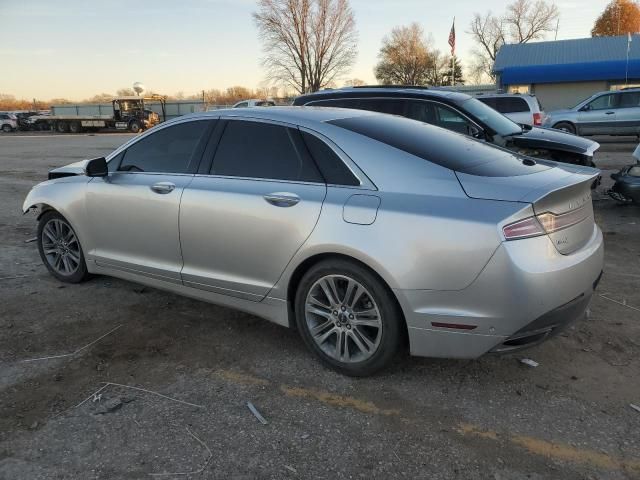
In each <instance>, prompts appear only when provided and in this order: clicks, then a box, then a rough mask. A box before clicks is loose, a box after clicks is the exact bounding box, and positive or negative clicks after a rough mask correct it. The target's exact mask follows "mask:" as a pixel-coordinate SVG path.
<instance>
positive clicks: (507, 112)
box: [479, 97, 533, 126]
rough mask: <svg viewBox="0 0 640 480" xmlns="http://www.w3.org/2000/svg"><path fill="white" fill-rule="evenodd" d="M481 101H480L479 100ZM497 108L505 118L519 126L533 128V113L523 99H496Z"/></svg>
mask: <svg viewBox="0 0 640 480" xmlns="http://www.w3.org/2000/svg"><path fill="white" fill-rule="evenodd" d="M479 100H480V99H479ZM495 100H496V108H495V110H497V111H498V112H500V113H502V114H503V115H504V116H505V117H508V118H510V119H511V120H512V121H514V122H516V123H518V124H524V125H531V126H533V113H532V112H531V109H530V108H529V104H528V103H527V101H526V100H525V99H524V98H522V97H496V99H495Z"/></svg>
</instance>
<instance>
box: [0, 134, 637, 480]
mask: <svg viewBox="0 0 640 480" xmlns="http://www.w3.org/2000/svg"><path fill="white" fill-rule="evenodd" d="M129 138H131V137H130V136H129V135H96V136H91V135H76V136H73V135H66V136H65V135H34V134H32V135H18V134H16V135H2V136H0V204H2V205H4V208H2V209H1V210H0V245H1V249H0V478H2V479H4V478H6V479H40V478H42V479H52V478H65V479H68V478H79V479H89V478H101V479H129V478H225V479H226V478H232V479H250V478H251V479H253V478H274V479H281V478H355V479H357V478H437V479H457V478H460V479H487V478H488V479H509V480H512V479H516V480H517V479H566V480H571V479H638V478H640V453H639V452H640V434H639V433H638V432H640V411H636V410H634V409H633V408H632V407H630V404H632V403H633V404H636V405H640V381H639V380H638V379H639V378H640V356H639V353H640V291H639V289H638V285H639V284H640V208H637V207H633V206H626V207H621V206H617V205H616V204H615V203H614V202H613V201H611V200H609V199H608V198H606V196H604V195H602V194H598V193H597V194H596V195H594V204H595V211H596V217H597V221H598V223H599V224H600V226H601V227H602V230H603V231H604V233H605V237H606V266H605V275H604V277H603V279H602V282H601V284H600V287H599V290H598V295H596V296H595V297H594V300H593V302H592V305H591V309H590V316H589V318H588V319H585V320H584V321H580V322H577V323H575V324H574V325H573V326H572V327H571V328H569V329H568V330H566V331H565V332H564V333H563V334H561V335H560V336H558V337H556V338H554V339H552V340H550V341H549V342H547V343H545V344H543V345H541V346H539V347H536V348H533V349H531V350H528V351H526V352H523V353H521V354H519V355H517V356H502V357H500V356H485V357H483V358H481V359H479V360H475V361H452V360H433V359H419V358H406V357H405V358H399V359H398V360H397V361H396V362H395V363H394V365H393V366H392V367H391V368H390V369H388V370H386V371H384V372H383V373H381V374H379V375H377V376H375V377H373V378H368V379H352V378H347V377H343V376H340V375H338V374H336V373H333V372H332V371H329V370H327V369H325V368H323V367H322V366H320V365H319V364H318V363H317V362H316V361H315V360H314V359H313V358H312V357H311V356H310V355H309V354H308V353H307V352H306V351H305V349H304V347H303V345H302V342H301V340H300V339H299V338H298V336H297V334H296V333H295V332H292V331H288V330H287V329H284V328H282V327H279V326H276V325H274V324H270V323H268V322H266V321H263V320H261V319H258V318H255V317H252V316H250V315H247V314H244V313H239V312H236V311H232V310H228V309H225V308H221V307H217V306H214V305H209V304H205V303H201V302H197V301H194V300H190V299H186V298H181V297H177V296H175V295H171V294H167V293H164V292H160V291H157V290H154V289H150V288H143V287H140V286H138V285H135V284H132V283H128V282H124V281H120V280H116V279H112V278H106V277H96V278H94V279H92V280H91V281H89V282H87V283H85V284H82V285H74V286H69V285H63V284H60V283H58V282H57V281H55V280H54V279H53V278H52V277H51V276H50V275H48V274H47V272H46V270H45V268H44V266H42V264H41V262H40V259H39V257H38V254H37V250H36V244H35V243H26V240H28V239H30V238H32V237H34V235H35V230H36V224H35V219H34V217H33V216H32V215H26V216H23V215H22V214H21V212H20V207H21V205H22V201H23V199H24V197H25V195H26V193H27V191H28V190H29V188H30V187H31V186H32V185H33V184H34V183H37V182H38V181H41V180H42V179H44V178H45V176H46V172H47V171H48V170H49V169H50V168H52V167H56V166H60V165H65V164H67V163H70V162H72V161H76V160H78V159H82V158H87V157H91V156H99V155H103V154H106V153H108V152H109V151H111V150H112V149H113V148H115V147H116V146H118V145H120V144H121V143H123V142H125V141H126V140H128V139H129ZM634 146H635V143H633V142H628V143H621V144H620V145H618V146H616V147H615V148H611V147H609V148H603V150H604V151H603V152H602V153H601V154H599V155H598V157H597V159H596V163H598V165H599V166H600V167H601V168H603V169H605V175H604V180H605V181H604V184H603V186H602V187H600V190H602V189H604V188H606V186H607V184H609V183H610V180H608V173H610V172H608V171H607V170H611V169H615V168H619V167H620V166H622V165H624V164H626V163H629V162H630V161H631V157H630V151H631V150H632V149H633V148H634ZM105 334H107V335H106V336H104V337H103V338H101V339H99V338H100V337H102V336H103V335H105ZM98 339H99V340H98ZM95 340H98V341H95ZM94 341H95V343H92V342H94ZM87 345H88V346H87ZM84 346H86V348H82V347H84ZM74 352H75V353H74ZM65 354H66V356H64V357H60V358H50V359H46V360H38V361H27V360H32V359H37V358H40V357H48V356H56V355H65ZM523 357H528V358H532V359H534V360H535V361H537V362H539V366H538V367H536V368H531V367H528V366H525V365H523V364H522V363H520V362H519V360H520V359H521V358H523ZM105 382H106V383H105ZM131 387H137V388H138V389H134V388H131ZM139 389H143V390H139ZM98 390H100V391H99V392H98V393H97V394H96V395H95V396H94V395H92V394H93V392H96V391H98ZM247 402H252V403H253V404H254V405H255V407H256V408H257V409H258V410H259V412H260V413H261V414H262V415H263V416H264V417H265V418H266V420H267V422H268V423H267V424H266V425H263V424H262V423H260V422H259V421H258V419H257V418H256V417H254V415H253V414H252V413H251V412H250V411H249V409H248V408H247ZM150 474H168V475H164V476H160V477H157V476H155V477H150V476H149V475H150Z"/></svg>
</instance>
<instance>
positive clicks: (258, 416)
mask: <svg viewBox="0 0 640 480" xmlns="http://www.w3.org/2000/svg"><path fill="white" fill-rule="evenodd" d="M247 407H249V410H251V413H253V415H254V416H255V417H256V418H257V419H258V420H259V421H260V423H261V424H263V425H266V424H267V423H269V422H267V420H266V419H265V418H264V417H263V416H262V415H260V412H259V411H258V409H257V408H256V407H255V406H254V405H253V403H251V402H247Z"/></svg>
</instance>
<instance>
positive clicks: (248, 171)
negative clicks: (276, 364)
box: [180, 119, 327, 301]
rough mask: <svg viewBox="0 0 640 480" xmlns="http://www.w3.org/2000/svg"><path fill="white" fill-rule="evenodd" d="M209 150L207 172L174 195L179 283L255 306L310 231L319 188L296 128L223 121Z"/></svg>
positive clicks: (320, 193) (321, 182) (322, 190)
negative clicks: (180, 262) (180, 257)
mask: <svg viewBox="0 0 640 480" xmlns="http://www.w3.org/2000/svg"><path fill="white" fill-rule="evenodd" d="M211 145H217V147H216V148H215V155H213V154H212V152H210V151H209V149H208V150H207V152H205V158H204V159H203V166H204V165H205V162H206V159H207V158H208V157H209V156H210V155H211V156H213V161H212V162H211V167H210V168H208V169H207V170H205V171H202V170H201V171H200V173H199V174H198V175H196V177H195V178H194V180H193V182H191V183H190V184H189V186H188V187H187V188H186V189H185V191H184V194H183V196H182V202H181V207H180V240H181V244H182V253H183V258H184V267H183V270H182V278H183V281H184V283H185V285H188V286H191V287H194V288H199V289H204V290H209V291H213V292H216V293H221V294H225V295H230V296H234V297H239V298H243V299H247V300H253V301H260V300H261V299H262V298H264V297H265V295H267V293H268V292H269V290H270V289H271V288H272V287H273V286H274V285H275V284H276V282H277V281H278V278H279V277H280V275H281V274H282V272H283V271H284V269H285V267H286V266H287V264H288V263H289V261H290V260H291V258H292V257H293V256H294V254H295V253H296V251H297V250H298V249H299V248H300V247H301V246H302V244H303V243H304V241H305V240H306V239H307V238H308V236H309V235H310V234H311V232H312V231H313V229H314V227H315V225H316V222H317V220H318V217H319V215H320V210H321V208H322V203H323V201H324V198H325V196H326V191H327V188H326V185H325V182H324V179H323V177H322V176H321V175H320V173H319V172H318V170H317V168H316V166H315V164H314V162H313V160H312V159H311V158H310V157H309V154H308V152H307V150H306V148H305V146H304V143H303V140H302V137H301V135H300V132H299V130H298V129H297V128H293V127H290V126H286V125H281V124H275V123H270V122H263V121H258V120H242V119H229V120H226V121H221V124H220V125H219V126H218V128H217V129H216V131H215V132H214V134H213V139H212V141H211V142H210V146H211ZM210 148H211V147H210Z"/></svg>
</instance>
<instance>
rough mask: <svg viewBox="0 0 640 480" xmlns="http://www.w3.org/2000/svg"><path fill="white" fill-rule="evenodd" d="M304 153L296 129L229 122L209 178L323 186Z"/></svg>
mask: <svg viewBox="0 0 640 480" xmlns="http://www.w3.org/2000/svg"><path fill="white" fill-rule="evenodd" d="M296 137H297V138H296ZM305 153H306V152H305V151H304V144H303V143H302V142H301V138H300V132H299V131H298V130H297V129H293V128H288V127H284V126H280V125H273V124H270V123H262V122H252V121H244V120H229V121H228V123H227V125H226V127H225V130H224V133H223V134H222V138H221V139H220V143H219V144H218V148H217V150H216V154H215V157H214V159H213V165H212V169H211V174H212V175H224V176H229V177H246V178H265V179H273V180H285V181H302V182H318V183H324V180H323V178H322V176H321V175H320V173H319V172H318V169H317V168H316V166H315V165H314V164H313V161H312V160H311V159H310V158H309V155H305Z"/></svg>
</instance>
